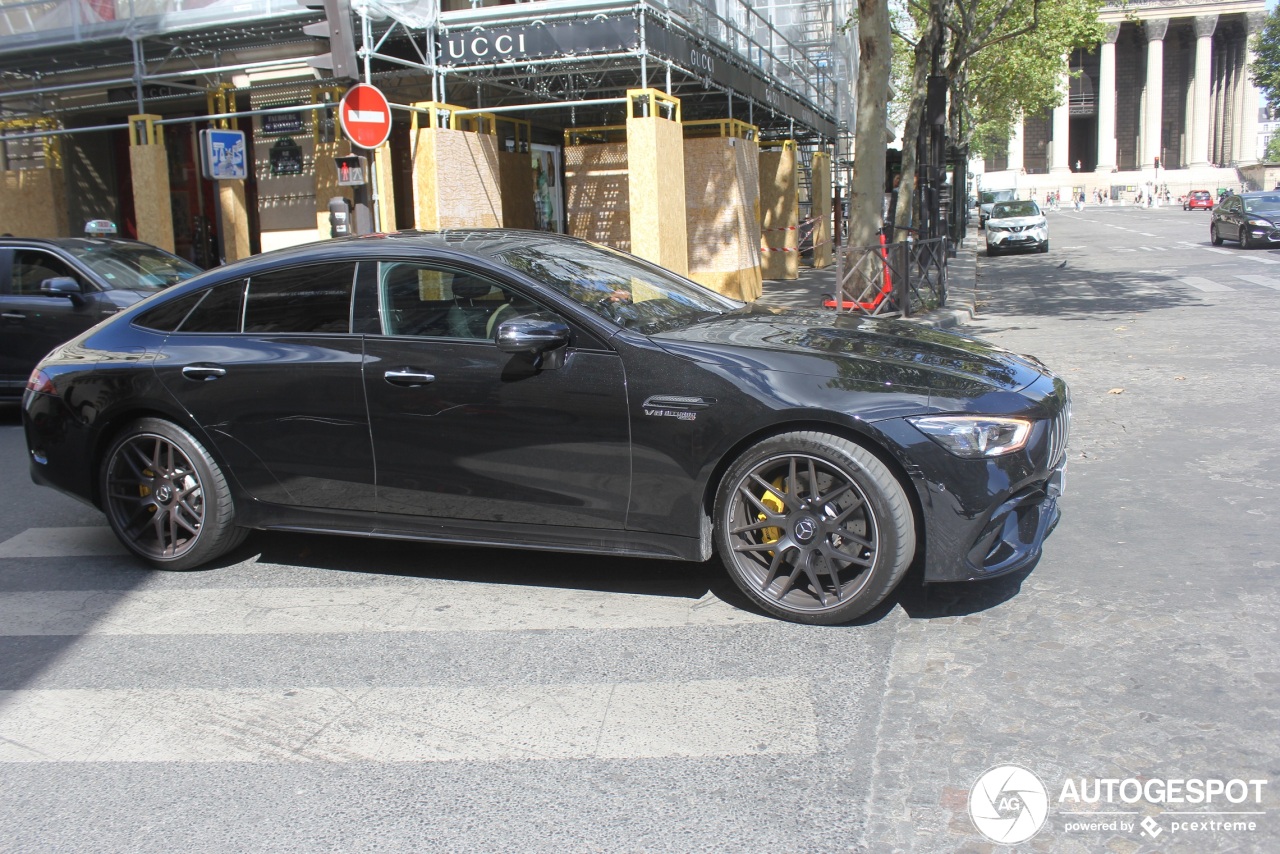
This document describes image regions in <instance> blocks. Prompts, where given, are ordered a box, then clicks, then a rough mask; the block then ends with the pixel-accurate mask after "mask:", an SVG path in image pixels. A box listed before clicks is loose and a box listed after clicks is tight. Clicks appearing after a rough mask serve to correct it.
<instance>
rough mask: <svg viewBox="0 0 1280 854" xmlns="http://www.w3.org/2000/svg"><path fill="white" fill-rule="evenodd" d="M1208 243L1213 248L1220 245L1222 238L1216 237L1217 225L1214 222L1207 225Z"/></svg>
mask: <svg viewBox="0 0 1280 854" xmlns="http://www.w3.org/2000/svg"><path fill="white" fill-rule="evenodd" d="M1209 242H1210V243H1212V244H1213V245H1214V246H1221V245H1222V238H1221V237H1219V236H1218V224H1217V223H1216V222H1211V223H1209Z"/></svg>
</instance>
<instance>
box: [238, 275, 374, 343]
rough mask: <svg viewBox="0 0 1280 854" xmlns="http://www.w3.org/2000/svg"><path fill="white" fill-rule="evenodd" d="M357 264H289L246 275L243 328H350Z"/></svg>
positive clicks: (313, 330)
mask: <svg viewBox="0 0 1280 854" xmlns="http://www.w3.org/2000/svg"><path fill="white" fill-rule="evenodd" d="M355 272H356V265H355V264H354V263H350V264H325V265H312V266H306V267H290V268H289V269H286V270H273V271H271V272H269V273H260V274H258V275H255V276H252V277H251V278H250V279H249V289H248V292H247V295H246V298H245V306H244V331H245V332H248V333H259V334H260V333H264V332H306V333H316V332H336V333H346V332H350V331H351V292H352V288H353V285H354V283H355Z"/></svg>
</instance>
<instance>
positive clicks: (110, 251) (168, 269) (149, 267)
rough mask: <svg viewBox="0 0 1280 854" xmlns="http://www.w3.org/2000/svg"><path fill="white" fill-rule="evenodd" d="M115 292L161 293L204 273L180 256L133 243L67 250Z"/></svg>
mask: <svg viewBox="0 0 1280 854" xmlns="http://www.w3.org/2000/svg"><path fill="white" fill-rule="evenodd" d="M66 249H67V251H68V252H70V253H71V254H72V255H74V256H75V257H76V258H77V259H78V260H79V261H80V262H81V263H83V264H84V265H85V266H86V267H88V268H89V269H91V270H93V271H94V272H95V273H97V274H98V275H99V276H101V277H102V278H103V279H104V280H105V281H106V282H107V284H109V285H110V286H111V287H113V288H120V289H122V290H129V291H158V290H161V289H163V288H167V287H169V286H170V285H176V284H177V283H178V282H181V281H184V280H186V279H190V278H191V277H192V276H194V275H196V274H197V273H200V272H202V270H201V269H200V268H199V267H197V266H196V265H195V264H192V263H191V262H189V261H184V260H183V259H181V258H179V257H178V256H177V255H170V254H169V253H168V252H165V251H164V250H162V249H157V248H156V247H154V246H146V245H143V244H134V243H102V242H85V243H75V244H71V245H68V246H67V247H66Z"/></svg>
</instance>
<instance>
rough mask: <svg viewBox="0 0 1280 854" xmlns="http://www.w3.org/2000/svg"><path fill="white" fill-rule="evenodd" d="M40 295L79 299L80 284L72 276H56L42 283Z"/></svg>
mask: <svg viewBox="0 0 1280 854" xmlns="http://www.w3.org/2000/svg"><path fill="white" fill-rule="evenodd" d="M40 293H42V294H45V295H46V296H51V297H78V296H80V294H81V290H80V283H79V282H77V281H76V280H75V279H73V278H71V277H70V276H55V277H54V278H52V279H45V280H44V281H43V282H41V283H40Z"/></svg>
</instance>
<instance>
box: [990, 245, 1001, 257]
mask: <svg viewBox="0 0 1280 854" xmlns="http://www.w3.org/2000/svg"><path fill="white" fill-rule="evenodd" d="M999 254H1000V250H999V249H996V248H995V247H994V246H992V245H991V244H990V243H988V244H987V257H988V258H994V257H996V256H997V255H999Z"/></svg>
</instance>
